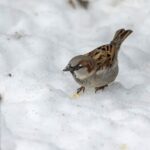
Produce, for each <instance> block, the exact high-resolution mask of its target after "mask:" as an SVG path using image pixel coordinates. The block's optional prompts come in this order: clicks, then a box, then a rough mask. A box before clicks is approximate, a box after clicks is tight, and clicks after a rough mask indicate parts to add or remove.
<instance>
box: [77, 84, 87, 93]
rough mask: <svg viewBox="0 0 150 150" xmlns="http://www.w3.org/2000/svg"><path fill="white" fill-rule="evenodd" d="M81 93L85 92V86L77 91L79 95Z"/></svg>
mask: <svg viewBox="0 0 150 150" xmlns="http://www.w3.org/2000/svg"><path fill="white" fill-rule="evenodd" d="M81 91H83V93H84V91H85V87H84V86H81V87H80V88H78V89H77V94H79V93H80V92H81Z"/></svg>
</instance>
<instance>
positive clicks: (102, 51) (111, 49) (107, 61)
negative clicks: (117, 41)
mask: <svg viewBox="0 0 150 150" xmlns="http://www.w3.org/2000/svg"><path fill="white" fill-rule="evenodd" d="M86 55H88V56H90V57H92V58H93V59H94V60H96V62H97V70H99V69H100V68H101V69H103V68H107V67H111V66H112V64H113V60H114V56H115V46H114V45H112V44H108V45H103V46H100V47H98V48H96V49H94V50H93V51H91V52H89V53H87V54H86Z"/></svg>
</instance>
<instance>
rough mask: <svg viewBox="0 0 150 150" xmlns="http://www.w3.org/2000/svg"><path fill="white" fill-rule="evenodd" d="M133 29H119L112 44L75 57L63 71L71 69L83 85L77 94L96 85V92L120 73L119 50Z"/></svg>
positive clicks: (78, 81) (75, 77) (77, 80)
mask: <svg viewBox="0 0 150 150" xmlns="http://www.w3.org/2000/svg"><path fill="white" fill-rule="evenodd" d="M131 33H132V30H125V29H119V30H118V31H116V33H115V35H114V38H113V40H112V41H111V42H110V44H106V45H102V46H100V47H98V48H96V49H94V50H93V51H91V52H89V53H87V54H84V55H78V56H75V57H73V58H72V59H71V60H70V61H69V63H68V65H67V66H66V68H65V69H64V70H63V71H70V72H71V74H72V75H73V77H74V79H75V80H76V82H77V83H79V84H80V85H81V87H80V88H78V89H77V94H78V93H80V92H81V91H83V92H84V90H85V87H87V86H89V87H94V88H95V92H97V91H98V90H100V89H104V88H105V87H106V86H108V84H109V83H111V82H113V81H114V80H115V79H116V77H117V75H118V70H119V68H118V51H119V49H120V46H121V44H122V42H123V41H124V40H125V39H126V38H127V37H128V36H129V35H130V34H131Z"/></svg>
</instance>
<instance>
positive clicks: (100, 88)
mask: <svg viewBox="0 0 150 150" xmlns="http://www.w3.org/2000/svg"><path fill="white" fill-rule="evenodd" d="M107 86H108V85H107V84H106V85H104V86H100V87H96V88H95V93H96V92H97V91H99V90H104V88H105V87H107Z"/></svg>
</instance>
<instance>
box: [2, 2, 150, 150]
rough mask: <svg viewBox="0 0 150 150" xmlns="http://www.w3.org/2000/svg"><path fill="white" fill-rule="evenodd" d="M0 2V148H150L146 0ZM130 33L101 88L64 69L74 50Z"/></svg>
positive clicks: (149, 46) (149, 11)
mask: <svg viewBox="0 0 150 150" xmlns="http://www.w3.org/2000/svg"><path fill="white" fill-rule="evenodd" d="M90 2H91V3H90V6H89V9H88V10H85V9H83V8H81V7H80V6H77V8H76V9H73V8H72V7H71V6H70V5H69V4H68V3H67V0H28V1H27V0H0V18H1V19H0V20H1V21H0V94H1V102H0V105H1V112H0V129H1V130H0V136H1V138H0V149H1V150H150V19H149V18H150V1H147V0H91V1H90ZM119 28H126V29H132V30H133V31H134V32H133V33H132V35H130V36H129V37H128V38H127V39H126V41H125V42H124V43H123V45H122V47H121V50H120V53H119V67H120V70H119V75H118V77H117V79H116V81H115V82H114V83H112V84H111V85H110V86H109V87H108V88H106V89H105V90H104V91H99V92H97V93H96V94H95V93H94V89H87V90H86V91H85V93H84V94H81V95H80V97H78V98H75V97H72V94H73V93H74V92H75V91H76V89H77V88H78V87H79V85H78V84H77V83H76V82H75V81H74V79H73V78H72V76H71V74H69V73H64V72H63V71H62V69H63V68H64V67H65V66H66V65H67V63H68V61H69V60H70V59H71V58H72V57H73V56H75V55H79V54H83V53H86V52H89V51H90V50H92V49H94V48H96V47H98V46H100V45H102V44H106V43H109V42H110V41H111V39H112V37H113V35H114V33H115V31H116V30H117V29H119Z"/></svg>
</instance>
